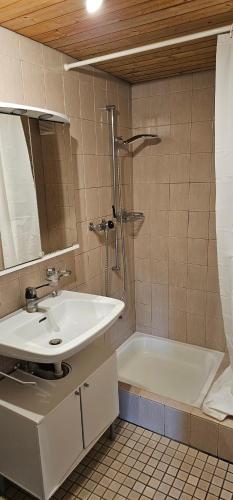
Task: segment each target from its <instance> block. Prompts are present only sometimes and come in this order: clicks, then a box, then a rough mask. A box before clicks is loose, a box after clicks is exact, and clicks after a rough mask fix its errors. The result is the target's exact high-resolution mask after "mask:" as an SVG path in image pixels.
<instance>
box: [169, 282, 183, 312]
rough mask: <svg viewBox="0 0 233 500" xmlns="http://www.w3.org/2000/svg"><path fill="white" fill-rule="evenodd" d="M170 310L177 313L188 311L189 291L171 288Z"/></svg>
mask: <svg viewBox="0 0 233 500" xmlns="http://www.w3.org/2000/svg"><path fill="white" fill-rule="evenodd" d="M169 309H173V310H175V311H186V310H187V289H186V288H181V287H176V286H170V287H169Z"/></svg>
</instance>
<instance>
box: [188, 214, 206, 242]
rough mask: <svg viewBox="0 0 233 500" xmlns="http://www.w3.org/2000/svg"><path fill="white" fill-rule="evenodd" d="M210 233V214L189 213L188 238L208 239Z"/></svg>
mask: <svg viewBox="0 0 233 500" xmlns="http://www.w3.org/2000/svg"><path fill="white" fill-rule="evenodd" d="M208 233H209V212H189V225H188V236H189V237H190V238H206V239H208Z"/></svg>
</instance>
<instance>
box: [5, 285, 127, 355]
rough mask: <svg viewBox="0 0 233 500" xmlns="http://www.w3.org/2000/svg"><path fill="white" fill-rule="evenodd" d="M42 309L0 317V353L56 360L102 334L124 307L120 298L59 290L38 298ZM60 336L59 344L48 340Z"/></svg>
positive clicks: (70, 353) (76, 350)
mask: <svg viewBox="0 0 233 500" xmlns="http://www.w3.org/2000/svg"><path fill="white" fill-rule="evenodd" d="M39 307H40V308H41V309H42V308H43V310H44V311H42V312H35V313H28V312H26V311H25V310H24V309H20V310H19V311H17V312H16V313H13V314H11V315H9V316H7V317H5V318H3V319H2V320H0V354H2V355H5V356H9V357H12V358H17V359H22V360H27V361H34V362H38V363H57V362H59V361H62V360H64V359H66V358H68V357H70V356H72V355H73V354H75V353H76V352H78V351H80V350H81V349H83V348H84V347H85V346H86V345H87V344H89V343H90V342H92V341H93V340H94V339H95V338H96V337H98V336H99V335H101V334H102V333H103V332H104V331H105V330H107V328H109V327H110V326H111V325H112V324H113V323H114V322H115V321H116V320H117V319H118V317H119V315H120V314H121V313H122V311H123V309H124V303H123V302H122V301H121V300H117V299H112V298H110V297H101V296H98V295H90V294H87V293H78V292H68V291H62V292H61V293H60V294H59V295H58V296H56V297H50V298H47V299H45V300H43V301H42V302H40V304H39ZM54 339H55V341H56V340H60V341H61V342H60V343H59V344H55V345H52V344H50V342H51V340H52V341H53V340H54Z"/></svg>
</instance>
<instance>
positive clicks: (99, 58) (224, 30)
mask: <svg viewBox="0 0 233 500" xmlns="http://www.w3.org/2000/svg"><path fill="white" fill-rule="evenodd" d="M232 27H233V25H229V26H222V27H221V28H214V29H211V30H207V31H200V32H199V33H193V34H191V35H184V36H179V37H177V38H170V39H169V40H163V41H161V42H154V43H150V44H148V45H142V46H141V47H135V48H134V49H128V50H121V51H119V52H113V53H112V54H106V55H105V56H97V57H92V58H90V59H85V60H83V61H77V62H74V63H70V64H64V69H65V71H69V70H70V69H73V68H81V67H83V66H88V65H90V64H97V63H100V62H104V61H111V60H113V59H118V58H120V57H127V56H131V55H134V54H140V53H142V52H147V51H149V50H156V49H161V48H163V47H169V46H171V45H177V44H178V43H185V42H190V41H192V40H198V39H199V38H207V37H209V36H213V35H220V34H221V33H232Z"/></svg>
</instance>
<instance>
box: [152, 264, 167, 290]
mask: <svg viewBox="0 0 233 500" xmlns="http://www.w3.org/2000/svg"><path fill="white" fill-rule="evenodd" d="M151 267H152V283H156V284H160V285H168V262H166V261H161V260H154V259H153V260H152V261H151Z"/></svg>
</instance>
